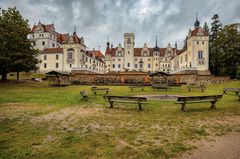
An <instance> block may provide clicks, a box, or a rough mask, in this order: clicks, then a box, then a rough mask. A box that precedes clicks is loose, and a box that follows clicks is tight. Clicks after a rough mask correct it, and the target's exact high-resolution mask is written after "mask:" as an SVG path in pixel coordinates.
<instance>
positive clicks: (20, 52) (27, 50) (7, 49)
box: [0, 7, 38, 80]
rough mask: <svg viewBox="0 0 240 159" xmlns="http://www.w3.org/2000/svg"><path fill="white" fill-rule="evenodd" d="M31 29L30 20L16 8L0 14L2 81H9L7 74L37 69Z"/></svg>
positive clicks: (0, 69) (0, 68) (0, 71)
mask: <svg viewBox="0 0 240 159" xmlns="http://www.w3.org/2000/svg"><path fill="white" fill-rule="evenodd" d="M30 33H31V29H30V28H29V25H28V20H25V19H23V17H22V16H21V14H20V12H19V11H18V10H17V9H16V7H14V8H8V10H2V11H1V13H0V74H1V75H2V80H6V79H7V73H9V72H17V75H18V76H17V78H18V79H19V72H20V71H30V70H34V69H36V64H37V62H38V60H37V58H36V56H37V51H36V50H34V49H33V47H32V45H31V42H30V41H29V40H28V38H27V37H28V35H29V34H30Z"/></svg>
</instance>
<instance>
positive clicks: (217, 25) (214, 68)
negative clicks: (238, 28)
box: [209, 14, 222, 75]
mask: <svg viewBox="0 0 240 159" xmlns="http://www.w3.org/2000/svg"><path fill="white" fill-rule="evenodd" d="M212 21H213V22H212V23H211V30H210V37H209V43H210V44H209V68H210V71H211V72H212V73H213V74H214V75H220V67H221V60H220V56H221V55H220V53H219V49H220V48H219V46H218V45H217V43H216V40H217V37H218V32H219V30H220V29H221V28H222V23H221V22H220V20H219V16H218V15H217V14H215V15H214V16H213V17H212Z"/></svg>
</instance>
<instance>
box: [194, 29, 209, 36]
mask: <svg viewBox="0 0 240 159" xmlns="http://www.w3.org/2000/svg"><path fill="white" fill-rule="evenodd" d="M201 31H202V32H203V35H202V36H208V33H207V32H205V31H204V30H203V29H202V28H201V27H195V28H194V30H193V31H192V32H191V36H197V34H198V32H201Z"/></svg>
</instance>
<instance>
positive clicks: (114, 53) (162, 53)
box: [111, 48, 182, 56]
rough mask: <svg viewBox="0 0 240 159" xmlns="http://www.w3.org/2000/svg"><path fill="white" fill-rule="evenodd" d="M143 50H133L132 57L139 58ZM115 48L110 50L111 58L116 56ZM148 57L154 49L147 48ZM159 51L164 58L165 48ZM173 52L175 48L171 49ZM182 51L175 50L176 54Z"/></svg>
mask: <svg viewBox="0 0 240 159" xmlns="http://www.w3.org/2000/svg"><path fill="white" fill-rule="evenodd" d="M142 49H143V48H134V56H141V52H142ZM116 50H117V49H116V48H112V50H111V56H116ZM148 50H149V54H150V56H153V52H154V48H148ZM159 50H160V56H164V55H165V52H166V50H167V48H159ZM172 50H173V51H175V48H172ZM181 51H182V50H177V54H178V53H179V52H181Z"/></svg>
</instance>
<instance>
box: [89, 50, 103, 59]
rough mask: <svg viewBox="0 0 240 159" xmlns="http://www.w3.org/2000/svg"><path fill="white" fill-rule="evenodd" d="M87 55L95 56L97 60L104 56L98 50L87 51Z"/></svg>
mask: <svg viewBox="0 0 240 159" xmlns="http://www.w3.org/2000/svg"><path fill="white" fill-rule="evenodd" d="M88 53H89V54H91V55H95V57H97V58H103V57H104V55H103V54H102V53H101V51H99V50H88Z"/></svg>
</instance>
